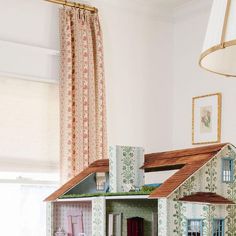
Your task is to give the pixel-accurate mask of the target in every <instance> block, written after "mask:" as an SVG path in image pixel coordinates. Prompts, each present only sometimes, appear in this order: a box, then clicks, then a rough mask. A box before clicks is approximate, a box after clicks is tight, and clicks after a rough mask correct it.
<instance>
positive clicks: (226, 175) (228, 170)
mask: <svg viewBox="0 0 236 236" xmlns="http://www.w3.org/2000/svg"><path fill="white" fill-rule="evenodd" d="M233 164H234V163H233V159H230V158H223V159H222V181H223V182H224V183H228V182H232V181H233V169H234V168H233Z"/></svg>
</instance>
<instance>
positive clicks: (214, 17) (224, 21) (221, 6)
mask: <svg viewBox="0 0 236 236" xmlns="http://www.w3.org/2000/svg"><path fill="white" fill-rule="evenodd" d="M199 65H200V66H201V67H202V68H204V69H206V70H208V71H210V72H213V73H216V74H220V75H225V76H232V77H236V0H213V5H212V9H211V14H210V18H209V22H208V28H207V32H206V37H205V42H204V45H203V50H202V53H201V56H200V60H199Z"/></svg>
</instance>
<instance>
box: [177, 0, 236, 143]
mask: <svg viewBox="0 0 236 236" xmlns="http://www.w3.org/2000/svg"><path fill="white" fill-rule="evenodd" d="M211 2H212V1H211V0H207V1H206V0H204V1H198V2H197V1H190V4H186V5H185V6H184V7H181V8H179V9H178V10H177V11H176V18H175V24H174V59H173V60H174V69H173V74H174V84H173V87H174V96H173V98H174V100H173V114H174V115H173V147H174V148H183V147H191V144H192V143H191V140H192V138H191V132H192V97H194V96H199V95H205V94H210V93H215V92H221V93H222V99H223V100H222V102H223V104H222V107H223V109H222V142H231V143H236V113H235V112H234V103H235V101H236V80H235V79H233V78H225V77H223V76H218V75H214V74H213V73H209V72H207V71H204V70H202V69H201V68H200V67H199V66H198V59H199V56H200V53H201V49H202V46H203V41H204V37H205V31H206V27H207V22H208V16H209V13H210V6H211Z"/></svg>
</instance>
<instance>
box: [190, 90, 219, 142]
mask: <svg viewBox="0 0 236 236" xmlns="http://www.w3.org/2000/svg"><path fill="white" fill-rule="evenodd" d="M192 102H193V107H192V109H193V110H192V113H193V114H192V116H193V118H192V144H208V143H218V142H220V138H221V93H215V94H209V95H205V96H199V97H194V98H193V101H192Z"/></svg>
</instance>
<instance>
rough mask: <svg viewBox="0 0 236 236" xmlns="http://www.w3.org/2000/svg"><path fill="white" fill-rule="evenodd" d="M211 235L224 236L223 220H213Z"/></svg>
mask: <svg viewBox="0 0 236 236" xmlns="http://www.w3.org/2000/svg"><path fill="white" fill-rule="evenodd" d="M213 236H224V220H221V219H214V220H213Z"/></svg>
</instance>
